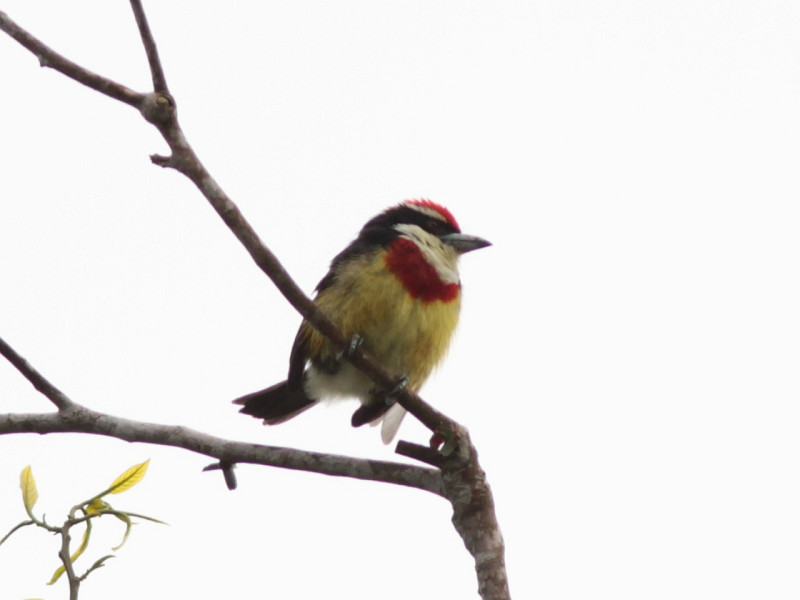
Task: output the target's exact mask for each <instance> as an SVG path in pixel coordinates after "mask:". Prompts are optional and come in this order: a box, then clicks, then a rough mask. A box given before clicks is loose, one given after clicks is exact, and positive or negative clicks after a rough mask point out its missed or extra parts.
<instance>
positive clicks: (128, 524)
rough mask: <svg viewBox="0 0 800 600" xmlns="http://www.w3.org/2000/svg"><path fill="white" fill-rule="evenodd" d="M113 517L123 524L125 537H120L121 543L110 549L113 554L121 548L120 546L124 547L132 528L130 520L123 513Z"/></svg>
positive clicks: (115, 514)
mask: <svg viewBox="0 0 800 600" xmlns="http://www.w3.org/2000/svg"><path fill="white" fill-rule="evenodd" d="M114 516H115V517H117V518H118V519H119V520H120V521H122V522H123V523H125V535H123V536H122V541H121V542H120V543H119V545H118V546H114V547H113V548H111V549H112V550H113V551H114V552H116V551H117V550H119V549H120V548H122V546H124V545H125V542H127V541H128V536H129V535H130V533H131V527H132V526H133V522H132V521H131V518H130V517H129V516H128V515H126V514H125V513H114Z"/></svg>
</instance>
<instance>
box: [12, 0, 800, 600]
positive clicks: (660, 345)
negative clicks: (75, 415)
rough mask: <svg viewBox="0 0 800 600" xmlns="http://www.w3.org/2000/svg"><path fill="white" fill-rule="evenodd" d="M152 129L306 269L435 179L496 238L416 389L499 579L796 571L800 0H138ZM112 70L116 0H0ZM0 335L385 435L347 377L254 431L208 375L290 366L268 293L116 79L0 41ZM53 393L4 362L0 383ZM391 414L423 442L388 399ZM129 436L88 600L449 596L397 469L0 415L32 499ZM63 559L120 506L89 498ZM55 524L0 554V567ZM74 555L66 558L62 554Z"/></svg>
mask: <svg viewBox="0 0 800 600" xmlns="http://www.w3.org/2000/svg"><path fill="white" fill-rule="evenodd" d="M145 8H146V10H147V12H148V14H149V16H150V20H151V26H152V29H153V31H154V33H155V35H156V38H157V41H158V45H159V49H160V51H161V54H162V58H163V62H164V66H165V69H166V73H167V78H168V82H169V85H170V88H171V90H172V92H173V94H174V95H175V97H176V99H177V103H178V108H179V116H180V120H181V123H182V125H183V128H184V130H185V132H186V134H187V135H188V137H189V139H190V141H191V143H192V144H193V145H194V147H195V149H196V150H197V152H198V154H199V155H200V157H201V159H202V160H203V161H204V163H205V164H206V166H207V167H208V168H209V169H210V170H211V171H212V173H213V174H214V175H215V177H216V178H217V180H218V181H219V182H220V184H221V185H222V186H223V188H224V189H225V190H226V191H227V192H228V193H229V194H230V195H231V196H232V198H233V199H234V201H236V202H237V203H238V204H239V206H240V208H241V209H242V211H243V212H244V214H245V216H246V217H247V218H248V219H249V220H250V221H251V223H252V224H253V225H254V227H255V228H256V230H257V231H258V232H259V234H260V235H261V237H262V239H264V240H265V241H266V243H267V244H268V245H269V246H270V248H271V249H272V250H273V251H274V252H275V253H276V254H277V255H278V256H279V258H281V259H282V260H283V261H284V264H285V265H286V267H287V268H288V269H289V270H290V271H291V273H292V274H293V275H294V276H295V278H296V279H297V281H298V282H299V283H300V284H301V285H302V286H303V288H304V289H306V290H307V291H308V292H311V291H312V290H313V288H314V286H315V285H316V283H317V281H318V280H319V279H320V278H321V277H322V275H323V274H324V273H325V271H326V270H327V267H328V263H329V261H330V259H331V258H332V257H333V256H334V255H335V254H336V253H337V252H338V251H339V250H340V249H341V248H343V247H344V246H345V245H346V244H347V243H348V242H349V241H350V240H351V239H352V238H353V237H354V236H355V234H356V233H357V232H358V229H359V228H360V227H361V225H362V224H363V223H364V222H365V221H366V220H367V219H368V218H370V217H371V216H372V215H374V214H375V213H377V212H378V211H380V210H382V209H384V208H386V207H387V206H390V205H392V204H394V203H396V202H399V201H401V200H403V199H407V198H419V197H427V198H431V199H433V200H435V201H437V202H440V203H442V204H445V205H447V206H448V207H449V208H450V209H451V210H452V212H453V213H454V214H455V215H456V217H457V218H458V220H459V222H460V223H461V225H462V229H463V230H464V231H465V232H467V233H472V234H475V235H480V236H482V237H485V238H487V239H489V240H491V241H492V242H493V243H494V246H492V247H491V248H488V249H486V250H481V251H480V252H476V253H474V254H469V255H467V256H465V257H464V259H463V260H462V268H461V276H462V281H463V287H464V302H463V311H462V321H461V324H460V327H459V330H458V334H457V336H456V339H455V341H454V344H453V347H452V350H451V352H450V354H449V356H448V358H447V360H446V361H445V362H444V364H443V365H442V367H441V368H440V369H439V370H438V371H437V373H436V374H435V376H434V377H433V378H432V379H431V380H430V381H429V383H428V384H427V385H426V386H425V388H424V389H423V390H422V395H423V397H424V398H426V399H427V400H428V401H429V402H431V403H432V404H434V405H435V406H436V407H438V408H439V409H441V410H443V411H444V412H446V413H447V414H449V415H451V416H452V417H453V418H455V419H457V420H458V421H460V422H462V423H464V424H465V425H466V426H467V427H468V428H469V430H470V432H471V434H472V437H473V440H474V442H475V443H476V445H477V447H478V449H479V452H480V457H481V461H482V464H483V466H484V468H485V470H486V472H487V475H488V478H489V481H490V483H491V485H492V488H493V490H494V494H495V500H496V503H497V513H498V518H499V521H500V524H501V527H502V530H503V533H504V537H505V540H506V543H507V562H508V569H509V578H510V583H511V590H512V595H513V596H514V597H515V598H517V599H527V598H537V599H538V598H541V599H548V600H551V599H552V600H555V599H585V598H614V599H615V600H620V599H632V600H633V599H636V600H639V599H641V598H648V599H657V598H665V599H666V598H669V599H674V598H686V599H694V598H696V599H707V598H726V599H729V598H770V599H773V600H777V599H782V598H787V599H788V598H793V599H794V598H797V597H798V596H800V580H799V579H798V578H797V569H798V564H799V563H800V541H799V540H800V510H798V507H799V506H800V483H798V457H800V436H798V425H799V424H800V423H799V421H800V419H799V417H800V408H799V407H798V401H799V400H800V378H798V364H799V362H798V361H800V341H799V340H800V317H799V316H798V308H799V307H800V284H798V268H797V266H798V257H800V237H799V236H798V228H799V226H800V219H799V218H798V216H799V215H800V210H798V198H799V197H800V196H799V192H800V184H799V183H798V177H797V172H798V164H800V162H799V161H800V35H799V34H800V4H798V3H797V2H792V1H785V2H780V1H763V0H761V1H755V0H752V1H736V0H719V1H715V0H703V1H701V2H697V1H683V0H670V1H663V2H661V1H652V2H643V1H622V0H620V1H618V2H605V1H597V0H573V1H570V0H557V1H556V0H553V1H523V2H511V1H508V2H502V1H500V2H467V1H463V0H462V1H458V2H456V1H431V0H425V1H404V2H384V1H374V0H373V1H362V2H355V1H348V0H345V1H337V2H322V1H311V0H309V1H306V2H303V1H296V0H295V1H292V2H286V1H280V2H254V1H242V2H236V3H227V4H224V3H221V2H205V1H198V0H193V1H188V0H173V1H170V2H152V1H151V2H146V4H145ZM0 10H4V11H6V12H7V13H8V14H9V16H11V17H12V18H14V19H15V20H17V22H18V23H20V24H21V25H22V26H23V27H26V28H28V29H29V30H30V31H31V32H32V33H33V34H35V35H36V36H38V37H40V38H41V39H42V40H44V41H45V42H46V43H48V44H50V45H51V46H52V47H54V48H55V49H56V50H58V51H59V52H61V53H62V54H65V55H66V56H68V57H70V58H71V59H73V60H75V61H77V62H79V63H81V64H83V65H85V66H86V67H88V68H90V69H92V70H95V71H97V72H99V73H101V74H104V75H107V76H109V77H112V78H114V79H116V80H117V81H120V82H122V83H124V84H126V85H128V86H129V87H132V88H134V89H137V90H140V91H145V90H147V89H148V87H149V85H150V83H149V73H148V70H147V65H146V60H145V57H144V53H143V50H142V48H141V45H140V43H139V40H138V34H137V31H136V28H135V24H134V21H133V18H132V15H131V14H130V7H129V5H128V3H127V2H124V1H123V0H118V1H116V2H110V1H108V0H104V1H99V0H95V1H89V0H75V1H73V2H68V3H67V2H62V1H56V0H50V1H44V0H4V1H3V2H1V3H0ZM0 72H1V73H2V84H1V85H2V88H3V93H2V95H0V107H1V108H2V115H3V117H2V129H0V131H1V132H2V133H1V134H0V176H1V177H2V194H0V203H1V204H2V213H0V286H1V287H0V336H2V337H3V338H4V339H6V340H7V341H8V342H9V343H10V344H11V345H12V346H14V347H15V348H16V349H17V350H18V351H19V352H20V353H21V354H22V355H23V356H25V357H26V358H27V359H28V360H29V361H30V362H32V363H33V364H34V365H35V366H36V367H37V368H39V369H40V370H41V371H42V372H43V373H44V374H45V375H46V376H47V377H49V378H50V379H51V380H52V381H53V383H55V384H56V385H57V386H59V387H60V388H61V389H62V390H64V391H65V392H66V393H67V394H68V395H70V397H72V399H74V400H75V401H77V402H80V403H83V404H85V405H87V406H89V407H91V408H93V409H96V410H100V411H104V412H109V413H112V414H115V415H119V416H123V417H128V418H133V419H141V420H146V421H155V422H160V423H167V424H182V425H185V426H188V427H192V428H194V429H197V430H200V431H203V432H207V433H210V434H214V435H217V436H221V437H227V438H231V439H236V440H246V441H251V442H258V443H264V444H273V445H289V446H293V447H298V448H306V449H314V450H321V451H330V452H335V453H345V454H353V455H358V456H368V457H374V458H378V459H385V460H390V459H393V458H394V455H393V453H392V449H391V447H385V446H383V445H382V444H381V442H380V438H379V434H378V432H377V431H376V430H374V429H370V428H363V429H359V430H353V429H352V428H351V427H350V426H349V416H350V413H351V412H352V409H353V406H352V405H351V404H344V405H337V406H331V407H319V408H316V409H314V410H313V411H309V412H308V413H306V414H304V415H302V417H299V418H298V419H296V420H294V421H292V422H290V423H286V424H284V425H281V426H279V427H272V428H265V427H263V426H261V425H260V423H259V422H258V421H256V420H254V419H250V418H246V417H244V416H241V415H239V414H238V413H237V412H236V410H235V409H234V407H232V406H231V405H230V403H229V401H230V400H231V399H232V398H235V397H237V396H239V395H241V394H244V393H247V392H250V391H253V390H255V389H259V388H261V387H265V386H266V385H269V384H271V383H274V382H276V381H279V380H280V379H282V378H284V377H285V373H286V369H287V363H288V354H289V348H290V346H291V343H292V339H293V336H294V333H295V331H296V328H297V325H298V323H299V317H298V316H297V314H296V313H294V311H293V310H292V309H291V308H290V307H289V306H288V305H287V304H286V303H285V301H283V299H282V298H281V297H280V295H279V294H278V292H277V291H276V290H275V289H274V288H273V286H272V285H271V284H270V282H269V281H268V280H267V279H266V277H265V276H264V275H263V274H262V273H261V272H260V271H259V270H258V269H257V268H256V267H255V266H254V264H253V263H252V261H251V260H250V258H249V257H248V255H247V254H246V253H245V252H244V250H243V249H242V248H241V247H240V246H239V244H238V243H237V242H236V240H235V239H234V238H233V236H232V235H231V234H230V232H229V231H228V230H227V229H226V228H225V227H224V225H223V224H222V223H221V222H220V221H219V219H218V218H217V216H216V215H215V214H214V213H213V211H212V210H211V209H210V208H209V207H208V206H207V204H206V203H205V200H204V199H203V198H202V197H201V196H200V194H199V193H198V192H197V191H196V190H195V189H194V188H193V186H192V185H191V184H190V183H189V182H188V181H187V180H185V179H183V178H182V177H181V176H180V175H178V174H177V173H175V172H173V171H169V170H164V169H161V168H158V167H155V166H153V165H151V164H150V161H149V158H148V157H149V155H150V154H153V153H163V152H165V145H164V143H163V141H162V140H161V139H160V137H159V136H158V134H157V132H156V131H155V130H154V129H153V128H152V127H151V126H149V125H147V124H146V123H145V122H144V121H143V120H142V119H141V118H140V117H139V115H138V114H136V113H135V111H133V110H132V109H130V108H129V107H127V106H124V105H121V104H118V103H115V102H113V101H112V100H110V99H108V98H106V97H103V96H100V95H99V94H97V93H94V92H92V91H90V90H88V89H85V88H82V87H81V86H79V85H77V84H75V83H74V82H71V81H69V80H67V79H66V78H64V77H63V76H61V75H59V74H57V73H55V72H53V71H51V70H47V69H40V68H39V66H38V63H37V61H36V59H35V58H34V57H33V56H32V55H30V54H29V53H28V52H27V51H25V50H24V49H23V48H22V47H20V46H18V45H17V44H16V43H14V42H13V41H11V40H10V39H9V38H7V36H5V35H2V36H0ZM51 408H52V406H51V405H50V404H49V403H48V402H47V401H46V400H45V399H43V398H42V397H41V396H40V395H39V394H37V393H36V392H35V391H34V390H33V389H32V388H31V387H30V385H29V384H27V382H26V381H24V380H23V379H22V377H21V376H20V375H19V374H18V373H16V372H15V371H14V370H13V369H12V368H11V367H10V366H9V365H8V364H6V363H5V362H0V412H9V411H16V412H32V411H49V410H51ZM400 437H401V438H403V439H408V440H411V441H416V442H424V441H425V440H426V439H427V434H426V432H425V430H424V429H423V428H422V427H420V426H419V425H417V424H416V423H414V422H413V420H412V419H407V421H406V423H405V424H404V426H403V428H402V429H401V432H400ZM147 458H151V459H152V462H151V466H150V471H149V473H148V475H147V477H146V478H145V479H144V481H143V482H142V483H141V484H140V485H139V486H137V487H136V488H134V489H133V490H131V491H130V492H127V493H126V494H123V495H121V496H118V497H114V499H113V504H114V506H115V507H118V508H122V509H129V510H134V511H136V512H141V513H144V514H148V515H152V516H154V517H157V518H160V519H163V520H165V521H167V522H169V524H170V525H169V526H168V527H165V526H160V525H153V524H149V523H148V524H141V525H138V526H137V527H135V529H134V531H133V534H132V536H131V539H130V540H129V542H128V544H127V545H126V546H125V547H123V548H122V549H121V550H120V551H119V552H118V558H116V559H114V560H113V561H110V562H109V563H108V564H107V566H106V567H105V568H103V569H101V570H100V571H97V572H96V573H94V574H92V575H91V576H90V578H89V580H88V581H87V582H86V583H85V584H84V586H83V588H82V592H81V598H82V600H106V599H108V598H114V599H115V600H128V599H138V598H142V597H154V598H169V597H192V598H219V597H243V598H262V597H263V598H280V599H309V598H348V599H350V598H352V599H367V598H369V599H372V598H382V599H386V600H392V599H408V598H419V599H423V600H426V599H436V600H449V599H454V598H459V599H460V598H476V597H477V594H476V591H475V590H476V582H475V576H474V571H473V565H472V561H471V558H470V557H469V555H468V554H467V553H466V551H465V550H464V548H463V545H462V543H461V540H460V538H459V537H458V536H457V534H456V533H455V531H454V530H453V528H452V526H451V524H450V520H449V519H450V514H449V506H448V505H447V504H446V503H445V502H444V501H442V500H441V499H439V498H437V497H434V496H432V495H429V494H424V493H422V492H418V491H414V490H406V489H401V488H396V487H391V486H386V485H380V484H374V483H366V482H356V481H351V480H342V479H332V478H327V477H323V476H317V475H311V474H306V473H293V472H286V471H281V470H277V469H267V468H258V467H250V466H243V467H240V468H239V469H238V475H239V481H240V485H239V489H238V490H237V491H235V492H229V491H227V489H226V488H225V486H224V485H223V482H222V479H221V477H220V476H219V474H217V473H211V474H209V473H202V472H201V469H202V467H203V466H205V465H206V464H207V463H208V462H209V460H208V459H206V458H204V457H201V456H197V455H193V454H189V453H187V452H183V451H179V450H175V449H163V448H157V447H149V446H145V445H132V444H125V443H123V442H119V441H116V440H110V439H101V438H92V437H88V436H72V435H50V436H43V437H42V436H6V437H3V438H0V530H2V532H1V533H0V535H2V533H5V530H7V529H10V528H11V527H12V526H13V525H14V524H15V523H17V522H19V521H21V520H23V519H24V518H25V513H24V510H23V507H22V503H21V500H20V493H19V488H18V476H19V472H20V470H21V469H22V468H23V467H24V466H25V465H27V464H30V465H32V467H33V472H34V474H35V476H36V479H37V482H38V485H39V492H40V500H39V504H38V505H37V509H38V510H40V511H42V510H43V511H44V512H45V513H46V514H47V517H48V520H49V521H52V522H57V521H58V520H59V519H61V518H62V515H64V514H65V513H66V511H68V509H69V508H70V507H71V506H72V504H74V503H75V502H77V501H79V500H82V499H85V498H88V497H90V496H91V495H93V494H94V493H95V492H97V491H99V490H101V489H103V488H104V487H106V486H107V485H108V484H109V483H110V482H111V481H112V480H113V479H114V478H115V477H116V476H117V475H118V474H119V473H121V472H122V471H123V470H124V469H125V468H127V467H128V466H130V465H132V464H135V463H138V462H141V461H142V460H145V459H147ZM95 529H96V531H95V534H96V535H95V537H96V540H94V544H93V547H90V550H89V554H88V555H87V558H88V560H87V562H86V563H85V564H84V566H86V565H88V564H91V561H93V560H94V559H95V558H97V557H99V556H101V555H103V554H107V553H108V552H109V550H110V547H111V546H114V545H116V544H117V543H118V542H119V539H120V537H121V535H122V526H121V524H119V523H117V522H114V523H103V522H101V523H100V524H99V525H98V526H97V527H96V528H95ZM56 552H57V543H56V540H55V539H53V538H52V537H51V536H50V535H48V534H46V533H44V532H40V531H34V530H32V529H26V530H24V531H22V532H19V533H17V534H15V536H14V537H13V538H12V539H11V540H9V541H8V542H7V544H5V545H4V546H2V547H0V597H2V598H3V599H6V598H8V599H22V598H34V597H36V598H38V597H41V598H46V599H47V600H57V599H63V598H66V597H67V591H66V583H65V582H60V583H59V584H57V585H56V586H54V587H52V588H49V587H47V586H45V583H46V582H47V580H48V579H49V577H50V575H51V573H52V571H53V570H54V569H55V567H56V566H57V564H58V562H57V557H56ZM79 564H80V563H79Z"/></svg>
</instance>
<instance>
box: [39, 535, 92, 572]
mask: <svg viewBox="0 0 800 600" xmlns="http://www.w3.org/2000/svg"><path fill="white" fill-rule="evenodd" d="M91 531H92V522H91V521H86V530H85V531H84V532H83V540H82V541H81V545H80V546H79V547H78V549H77V550H75V552H74V553H73V554H72V556H70V557H69V562H70V563H74V562H75V559H77V558H78V557H79V556H80V555H81V554H83V551H84V550H86V546H88V545H89V534H90V533H91ZM64 571H66V569H65V568H64V565H61V566H60V567H58V568H57V569H56V571H55V573H53V577H52V578H51V579H50V581H48V582H47V585H53V584H54V583H55V582H56V581H58V578H59V577H61V576H62V575H63V574H64Z"/></svg>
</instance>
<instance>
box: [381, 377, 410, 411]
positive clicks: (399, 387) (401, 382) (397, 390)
mask: <svg viewBox="0 0 800 600" xmlns="http://www.w3.org/2000/svg"><path fill="white" fill-rule="evenodd" d="M407 387H408V377H406V376H405V375H401V376H400V377H398V378H397V381H396V382H395V384H394V387H393V388H392V389H391V390H389V391H388V392H387V394H386V396H384V400H385V401H386V405H387V406H391V405H392V404H394V403H395V402H397V396H399V395H400V394H401V393H403V391H404V390H405V389H406V388H407Z"/></svg>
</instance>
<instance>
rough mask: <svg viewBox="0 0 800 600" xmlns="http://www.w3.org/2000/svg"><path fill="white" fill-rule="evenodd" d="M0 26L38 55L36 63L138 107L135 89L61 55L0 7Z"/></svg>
mask: <svg viewBox="0 0 800 600" xmlns="http://www.w3.org/2000/svg"><path fill="white" fill-rule="evenodd" d="M0 30H1V31H5V32H6V33H7V34H8V35H9V36H11V37H12V38H13V39H14V40H16V41H17V42H19V43H20V44H22V45H23V46H25V48H27V49H28V50H30V51H31V52H32V53H33V54H34V55H36V58H38V59H39V64H40V65H41V66H42V67H50V68H51V69H55V70H56V71H58V72H59V73H62V74H64V75H66V76H67V77H69V78H70V79H74V80H75V81H77V82H78V83H81V84H83V85H85V86H87V87H90V88H92V89H93V90H96V91H98V92H100V93H101V94H105V95H106V96H109V97H111V98H114V100H119V101H120V102H124V103H125V104H128V105H130V106H134V107H136V108H139V107H140V105H141V104H142V102H143V100H144V98H145V95H144V94H140V93H139V92H135V91H133V90H131V89H130V88H127V87H125V86H124V85H121V84H119V83H116V82H114V81H111V80H110V79H107V78H106V77H102V76H101V75H98V74H97V73H93V72H92V71H89V70H88V69H84V68H83V67H82V66H80V65H77V64H75V63H74V62H72V61H71V60H69V59H68V58H65V57H63V56H61V55H60V54H59V53H58V52H56V51H55V50H53V49H52V48H50V47H49V46H46V45H45V44H43V43H42V42H41V41H39V40H38V39H37V38H35V37H33V36H32V35H31V34H30V33H28V32H27V31H25V30H24V29H22V28H21V27H20V26H19V25H17V24H16V23H15V22H14V21H12V20H11V19H10V18H9V17H8V15H7V14H6V13H4V12H2V11H0Z"/></svg>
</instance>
